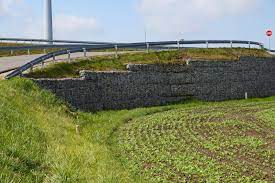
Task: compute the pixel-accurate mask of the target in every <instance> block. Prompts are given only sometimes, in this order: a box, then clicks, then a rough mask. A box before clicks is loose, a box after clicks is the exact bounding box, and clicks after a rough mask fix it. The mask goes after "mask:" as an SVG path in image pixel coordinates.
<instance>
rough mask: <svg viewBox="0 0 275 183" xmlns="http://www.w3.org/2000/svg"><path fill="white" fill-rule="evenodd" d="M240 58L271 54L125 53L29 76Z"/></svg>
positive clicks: (73, 74)
mask: <svg viewBox="0 0 275 183" xmlns="http://www.w3.org/2000/svg"><path fill="white" fill-rule="evenodd" d="M240 56H254V57H270V56H271V55H270V54H268V53H267V52H265V51H263V50H258V49H241V48H235V49H230V48H218V49H186V50H183V51H162V52H151V53H149V54H147V53H136V54H124V55H121V56H120V57H119V58H118V59H115V58H114V57H113V56H108V57H106V56H104V57H95V58H91V59H89V60H87V59H84V60H83V59H82V60H81V59H80V60H77V61H76V62H72V63H57V64H54V65H50V66H48V67H46V68H44V69H37V70H35V71H34V72H33V73H30V74H28V75H27V76H29V77H33V78H40V77H44V78H64V77H79V71H81V70H95V71H103V70H105V71H106V70H125V65H126V64H127V63H147V64H152V63H158V64H165V63H183V62H185V61H186V59H190V58H191V59H194V60H197V59H198V60H200V59H201V60H237V59H238V58H239V57H240Z"/></svg>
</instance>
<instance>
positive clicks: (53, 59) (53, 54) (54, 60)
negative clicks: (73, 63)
mask: <svg viewBox="0 0 275 183" xmlns="http://www.w3.org/2000/svg"><path fill="white" fill-rule="evenodd" d="M55 61H56V60H55V54H53V62H55Z"/></svg>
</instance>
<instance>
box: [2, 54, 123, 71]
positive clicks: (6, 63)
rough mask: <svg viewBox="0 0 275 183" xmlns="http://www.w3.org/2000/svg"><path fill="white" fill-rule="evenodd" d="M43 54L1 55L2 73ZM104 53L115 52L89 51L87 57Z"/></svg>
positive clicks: (79, 56) (59, 57) (72, 55)
mask: <svg viewBox="0 0 275 183" xmlns="http://www.w3.org/2000/svg"><path fill="white" fill-rule="evenodd" d="M122 53H128V52H126V51H125V52H119V54H122ZM42 55H43V54H37V55H21V56H12V57H0V73H2V72H4V71H7V70H10V69H14V68H17V67H20V66H22V65H24V64H26V63H28V62H30V61H32V60H33V59H35V58H38V57H40V56H42ZM102 55H114V52H87V57H92V56H102ZM81 57H82V58H83V57H84V55H83V53H73V54H71V58H72V59H75V58H81ZM67 58H68V55H61V56H58V57H56V60H57V61H60V60H61V61H62V60H65V59H67Z"/></svg>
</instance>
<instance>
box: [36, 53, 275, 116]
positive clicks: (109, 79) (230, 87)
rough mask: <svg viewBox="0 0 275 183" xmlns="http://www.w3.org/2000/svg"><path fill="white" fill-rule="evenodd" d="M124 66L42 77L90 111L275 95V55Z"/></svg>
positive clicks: (42, 81)
mask: <svg viewBox="0 0 275 183" xmlns="http://www.w3.org/2000/svg"><path fill="white" fill-rule="evenodd" d="M127 70H128V71H125V72H91V71H82V72H81V78H79V79H38V80H34V81H36V82H37V83H38V84H39V85H40V86H41V87H43V88H45V89H48V90H51V91H52V92H54V93H55V94H56V95H57V96H59V97H61V98H62V99H64V100H66V101H67V102H69V103H70V104H71V105H72V106H74V107H76V108H78V109H80V110H85V111H97V110H109V109H129V108H135V107H145V106H155V105H162V104H166V103H170V102H180V101H183V100H185V99H187V98H190V97H193V98H196V99H200V100H204V101H223V100H230V99H243V98H245V93H247V95H248V97H267V96H272V95H275V59H274V58H273V59H272V58H241V59H240V60H239V61H190V62H188V63H187V64H184V65H181V64H176V65H175V64H168V65H167V64H166V65H142V64H138V65H128V66H127Z"/></svg>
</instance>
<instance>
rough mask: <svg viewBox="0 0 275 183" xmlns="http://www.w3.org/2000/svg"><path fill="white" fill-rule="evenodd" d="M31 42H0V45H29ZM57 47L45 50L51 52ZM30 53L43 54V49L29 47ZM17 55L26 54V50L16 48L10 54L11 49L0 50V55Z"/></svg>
mask: <svg viewBox="0 0 275 183" xmlns="http://www.w3.org/2000/svg"><path fill="white" fill-rule="evenodd" d="M29 45H31V44H24V43H0V47H3V46H29ZM57 50H59V49H56V48H47V49H46V52H47V53H49V52H53V51H57ZM30 54H44V49H31V50H30ZM19 55H28V50H17V51H13V54H12V55H11V51H10V50H9V51H0V57H9V56H19Z"/></svg>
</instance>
